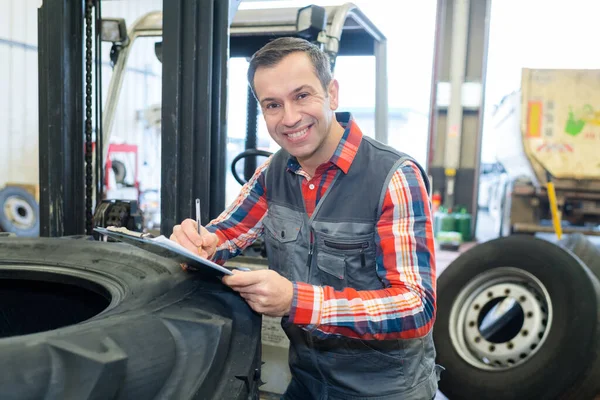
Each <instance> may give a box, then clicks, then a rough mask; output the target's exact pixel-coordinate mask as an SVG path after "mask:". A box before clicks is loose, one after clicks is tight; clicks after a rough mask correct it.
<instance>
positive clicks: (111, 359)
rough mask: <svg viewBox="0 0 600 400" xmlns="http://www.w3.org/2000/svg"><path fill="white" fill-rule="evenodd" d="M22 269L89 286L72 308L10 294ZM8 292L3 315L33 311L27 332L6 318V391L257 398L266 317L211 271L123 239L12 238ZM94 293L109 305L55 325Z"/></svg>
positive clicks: (39, 277) (78, 288)
mask: <svg viewBox="0 0 600 400" xmlns="http://www.w3.org/2000/svg"><path fill="white" fill-rule="evenodd" d="M15 279H16V282H20V283H22V285H21V286H24V287H26V286H27V285H29V284H31V283H30V282H32V281H33V282H34V283H35V284H36V286H44V285H45V286H52V285H63V286H64V287H69V288H70V290H72V291H73V292H76V293H79V294H77V295H76V296H73V297H71V298H70V299H71V300H70V301H71V302H72V303H73V304H71V306H69V307H68V309H63V308H61V307H58V306H57V307H51V306H49V305H47V304H45V303H44V302H41V301H38V302H36V296H38V297H37V298H38V299H39V293H38V292H31V293H23V294H22V295H24V296H25V298H27V296H28V295H31V298H30V299H29V301H25V302H18V301H8V302H6V301H4V300H6V299H7V298H8V299H10V296H11V295H13V294H14V290H15V289H14V285H12V283H13V282H15ZM7 282H8V283H9V284H7ZM23 282H25V283H23ZM38 284H39V285H38ZM2 290H4V292H2ZM7 293H8V295H7ZM54 295H56V296H55V297H57V298H60V297H61V296H63V297H64V296H66V295H65V293H63V292H56V293H54ZM0 298H2V299H3V302H2V303H0V311H2V314H5V312H9V314H10V313H12V314H11V315H13V316H14V315H17V313H18V312H21V311H22V309H26V310H29V312H32V313H34V314H35V315H30V318H21V319H22V321H24V323H27V324H29V325H30V326H29V327H28V328H27V329H28V332H25V333H27V334H21V335H19V333H23V332H19V330H22V328H23V327H22V326H21V327H15V326H16V325H15V324H12V325H11V324H9V323H8V322H5V321H4V320H0V328H2V329H0V333H3V336H4V337H3V338H1V339H0V365H3V366H5V367H6V366H10V368H3V371H2V374H0V393H2V396H1V397H2V399H3V400H13V399H15V400H16V399H19V400H25V399H42V398H43V399H46V400H54V399H61V400H62V399H78V400H85V399H127V400H130V399H177V400H186V399H215V400H216V399H219V400H221V399H258V385H259V384H260V337H261V336H260V327H261V317H260V315H258V314H256V313H254V312H253V311H252V310H251V309H250V308H249V307H248V305H247V304H246V302H245V301H244V300H243V299H242V298H241V297H240V296H239V295H238V294H237V293H235V292H233V291H231V290H229V289H228V288H227V287H226V286H225V285H223V284H222V283H221V282H220V281H219V280H218V279H216V278H215V277H214V276H211V275H210V274H200V273H194V272H185V271H183V270H182V269H181V267H180V266H179V265H178V264H177V263H174V262H172V261H169V260H167V259H164V258H161V257H157V256H155V255H154V254H151V253H148V252H145V251H142V250H139V249H137V248H135V247H133V246H130V245H126V244H122V243H104V242H93V241H87V240H59V239H49V238H38V239H28V238H18V237H17V238H2V239H0ZM90 298H96V299H102V298H105V299H106V300H104V303H105V305H106V304H108V303H110V304H109V305H108V307H107V308H105V309H104V310H102V311H100V310H101V309H98V307H97V304H95V305H94V304H92V306H95V307H96V311H100V312H99V313H98V314H97V315H94V316H92V317H91V318H88V319H86V320H84V321H82V322H77V323H74V324H71V325H66V326H62V327H60V326H56V325H58V324H60V323H64V322H65V319H66V320H68V319H69V318H71V316H70V315H71V314H72V313H73V312H74V311H73V310H79V309H81V306H82V305H83V306H87V305H88V302H89V299H90ZM107 299H110V300H107ZM53 301H54V300H53ZM56 301H57V302H58V303H60V301H62V300H60V299H59V300H56ZM58 303H57V304H58ZM63 303H64V302H63ZM100 303H102V301H100ZM11 304H12V307H13V308H8V307H11V306H10V305H11ZM3 307H4V308H3ZM103 307H104V306H103ZM70 311H72V312H70ZM84 311H89V310H84ZM77 312H79V311H77ZM36 318H38V319H39V320H37V321H36V320H35V319H36ZM32 326H33V328H32ZM48 329H50V330H48ZM36 330H37V331H38V332H37V333H36V332H35V331H36ZM11 334H12V336H11Z"/></svg>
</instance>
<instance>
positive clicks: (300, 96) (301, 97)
mask: <svg viewBox="0 0 600 400" xmlns="http://www.w3.org/2000/svg"><path fill="white" fill-rule="evenodd" d="M307 97H308V93H300V94H299V95H298V96H297V97H296V98H297V99H298V100H302V99H305V98H307Z"/></svg>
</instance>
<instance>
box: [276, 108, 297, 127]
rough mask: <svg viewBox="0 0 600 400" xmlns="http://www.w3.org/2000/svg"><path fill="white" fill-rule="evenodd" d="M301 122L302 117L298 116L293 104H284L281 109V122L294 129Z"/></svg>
mask: <svg viewBox="0 0 600 400" xmlns="http://www.w3.org/2000/svg"><path fill="white" fill-rule="evenodd" d="M301 120H302V115H301V114H300V112H299V110H298V108H297V107H295V106H294V105H293V104H286V105H285V106H284V107H283V120H282V121H281V123H282V124H284V125H285V126H287V127H290V128H292V127H294V126H296V125H297V124H298V123H299V122H300V121H301Z"/></svg>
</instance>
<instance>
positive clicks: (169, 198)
mask: <svg viewBox="0 0 600 400" xmlns="http://www.w3.org/2000/svg"><path fill="white" fill-rule="evenodd" d="M90 3H92V4H90ZM239 3H240V1H239V0H238V1H234V0H230V1H229V2H222V1H218V0H172V1H169V2H168V6H167V7H163V8H164V10H163V12H159V11H157V12H152V13H149V14H146V15H144V16H142V17H141V18H140V19H138V20H137V21H136V22H135V23H134V24H133V25H132V26H131V28H130V29H129V30H127V29H126V28H125V22H124V21H123V20H120V19H115V18H111V19H101V20H100V18H98V20H97V21H96V24H95V26H97V28H98V29H97V30H95V32H94V39H95V40H99V38H100V37H101V39H102V40H104V41H112V42H113V50H114V51H111V57H110V58H111V61H113V62H114V71H113V74H112V77H111V81H110V85H109V90H108V95H107V98H106V102H105V105H104V113H101V115H102V118H101V119H100V120H99V121H98V122H97V126H96V128H97V129H96V132H99V134H98V147H99V148H100V149H102V152H101V154H100V158H99V159H98V160H99V161H98V163H102V164H103V163H104V162H105V161H104V159H103V158H102V155H103V154H106V149H107V146H108V144H109V143H110V134H111V130H112V126H113V120H114V115H115V112H116V109H117V105H118V104H117V103H118V98H119V94H120V90H121V87H122V81H123V78H124V73H125V68H126V65H127V60H128V56H129V50H130V49H131V47H132V45H133V43H134V42H135V40H136V39H137V38H139V37H144V36H145V37H156V38H157V44H156V48H155V50H156V55H157V57H158V59H159V60H160V61H161V62H162V68H163V72H162V88H163V89H162V110H161V116H162V124H161V126H162V128H161V129H162V132H161V140H162V143H161V146H162V154H161V182H162V184H161V234H163V235H166V236H168V235H170V233H171V231H172V228H173V226H174V225H175V224H177V223H180V222H181V221H182V220H184V219H185V218H190V217H192V216H193V210H194V206H193V205H194V200H195V199H196V198H199V199H200V201H201V203H202V205H203V207H202V221H209V220H210V219H212V218H215V217H216V216H217V215H219V214H220V213H221V212H222V211H223V209H224V208H225V206H226V204H225V182H226V171H227V165H226V145H227V118H226V117H227V109H226V104H227V86H226V82H227V63H228V59H229V57H244V58H250V57H251V56H252V55H253V54H254V52H256V51H257V50H258V49H259V48H260V47H262V46H263V45H264V44H266V43H268V41H270V40H272V39H274V38H276V37H281V36H299V37H304V38H306V39H307V40H310V41H312V42H314V43H317V44H318V45H320V46H321V47H322V48H323V50H324V51H325V52H327V54H328V55H329V57H330V60H331V65H332V69H333V68H334V67H335V60H336V57H337V56H338V55H372V56H375V62H376V76H375V87H376V104H375V117H376V118H375V128H376V129H375V137H376V138H377V139H378V140H380V141H382V142H386V141H387V86H386V79H387V69H386V65H387V60H386V38H385V36H384V35H383V34H382V33H381V32H380V31H379V30H378V29H377V28H376V27H375V26H374V25H373V24H372V23H371V21H369V19H368V18H367V17H366V16H365V15H364V14H363V13H362V12H361V11H360V10H359V9H358V8H357V7H356V6H355V5H353V4H351V3H346V4H343V5H341V6H332V7H318V6H308V7H303V8H279V9H266V10H239V11H238V6H239ZM92 5H93V6H94V7H96V12H97V13H96V15H97V16H98V15H99V12H98V11H99V7H100V0H87V1H83V0H80V1H75V2H71V1H67V0H45V1H44V3H43V5H42V7H41V8H40V10H39V15H38V18H39V24H40V32H39V40H40V52H39V62H40V72H39V78H40V210H41V212H40V219H41V221H40V222H41V223H40V233H41V235H42V236H66V235H80V234H83V233H84V232H85V230H86V226H85V222H86V221H85V219H86V218H85V216H86V213H87V212H89V210H86V209H87V208H89V202H90V199H89V198H88V197H89V190H88V192H87V193H86V185H85V181H86V179H87V180H88V181H89V180H90V177H88V176H86V175H87V171H86V174H84V168H83V165H84V152H83V149H84V135H83V134H82V132H84V116H85V111H86V108H85V103H84V93H85V88H84V71H82V66H83V60H84V44H85V41H84V38H83V35H82V33H83V32H84V25H86V24H84V18H85V17H88V19H89V18H90V16H89V14H90V8H91V6H92ZM51 21H52V22H51ZM56 21H61V23H56ZM110 27H112V29H113V31H112V32H110V33H109V34H107V33H106V32H104V30H105V28H110ZM117 28H118V29H117ZM342 33H343V40H342ZM88 36H89V32H88ZM86 39H87V38H86ZM94 90H96V88H94ZM248 107H249V109H248V119H247V138H246V150H252V149H253V148H254V147H256V134H257V133H256V124H257V118H258V112H257V104H256V101H255V99H254V98H253V95H252V93H251V92H250V91H249V92H248ZM253 110H254V111H255V112H252V111H253ZM88 119H89V118H88ZM86 139H89V136H88V137H87V138H86ZM255 168H256V163H255V160H253V159H252V158H247V159H246V165H245V169H244V176H245V178H246V179H248V178H249V176H251V175H252V173H253V172H254V170H255ZM97 170H98V171H101V170H102V168H98V169H97ZM97 178H98V177H97ZM99 194H101V193H99ZM86 195H87V196H86ZM97 198H98V196H97ZM86 201H87V203H88V204H86ZM88 234H90V232H88Z"/></svg>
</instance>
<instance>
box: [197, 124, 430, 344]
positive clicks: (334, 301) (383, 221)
mask: <svg viewBox="0 0 600 400" xmlns="http://www.w3.org/2000/svg"><path fill="white" fill-rule="evenodd" d="M338 121H340V123H341V124H342V125H343V126H344V127H345V132H344V135H343V137H342V139H341V140H340V143H339V145H338V147H337V149H336V151H335V153H334V155H333V156H332V157H331V159H330V160H329V162H327V163H325V164H322V165H321V166H319V167H318V168H317V170H316V172H315V175H314V176H313V177H312V178H311V177H310V176H309V175H308V174H307V173H306V172H305V171H303V169H302V167H301V166H300V164H299V163H298V162H297V161H296V159H295V158H293V157H292V158H290V160H289V161H288V165H287V169H288V171H289V172H290V173H295V174H298V175H301V176H303V177H304V178H305V179H304V180H303V181H302V195H303V197H304V201H305V204H306V210H307V212H308V213H309V216H310V214H312V212H313V211H314V209H315V207H316V205H317V203H318V202H319V200H320V199H321V198H322V197H323V195H324V194H325V192H326V191H327V188H328V187H329V185H330V183H331V182H332V180H333V177H334V176H335V174H336V172H337V170H338V169H341V170H342V171H343V173H347V172H348V169H349V168H350V165H351V164H352V161H353V159H354V156H355V155H356V152H357V151H358V147H359V145H360V142H361V140H362V133H361V131H360V129H359V128H358V125H357V124H356V123H355V122H354V121H353V119H352V117H351V116H350V115H349V114H347V113H340V114H338ZM270 160H271V159H270V158H269V159H268V160H267V161H266V162H265V163H264V164H263V165H262V166H260V167H259V168H258V169H257V171H256V173H255V174H254V176H253V177H252V179H251V180H250V181H249V182H248V183H247V184H246V185H244V187H243V188H242V191H241V193H240V195H239V196H238V198H237V199H236V200H235V201H234V202H233V204H232V205H231V206H229V207H228V208H227V209H226V210H225V211H224V212H223V213H222V214H221V215H220V216H219V217H218V218H216V219H215V220H213V221H212V222H211V223H210V224H209V225H208V226H207V229H208V230H209V231H211V232H214V233H216V234H217V236H218V237H219V244H218V247H217V252H216V253H215V255H214V257H213V260H214V261H216V262H218V263H221V264H223V263H224V262H225V261H226V260H227V259H229V258H231V257H235V256H236V255H238V254H240V252H241V251H242V250H243V249H244V248H246V247H247V246H249V245H250V244H251V243H252V242H253V241H254V240H255V239H256V238H258V237H259V236H261V235H263V233H264V231H263V230H264V227H263V224H262V219H263V217H264V216H265V214H266V211H267V198H266V193H265V170H266V168H267V166H268V165H269V162H270ZM375 242H376V243H378V245H379V251H378V257H377V267H376V268H377V274H378V275H379V276H380V278H381V279H382V281H383V282H389V284H390V285H389V286H390V287H388V288H386V289H380V290H365V291H357V290H355V289H352V288H346V289H344V290H342V291H336V290H334V289H333V288H332V287H329V286H314V285H310V284H307V283H304V282H293V287H294V295H293V300H292V306H291V311H290V314H289V322H291V323H294V324H297V325H300V326H302V327H303V328H304V329H306V330H309V331H311V332H312V333H313V335H315V336H317V337H327V336H330V335H342V336H346V337H353V338H361V339H378V340H384V339H398V338H405V339H407V338H415V337H422V336H424V335H426V334H427V333H428V332H429V331H430V330H431V328H432V326H433V322H434V320H435V312H436V282H435V276H436V273H435V251H434V240H433V230H432V218H431V208H430V203H429V198H428V195H427V190H426V188H425V184H424V182H423V179H422V177H421V173H420V171H419V168H418V167H417V166H416V165H415V164H414V163H412V162H411V161H406V162H404V163H403V164H402V165H400V166H399V167H398V169H397V171H396V172H395V173H394V175H393V176H392V179H391V181H390V183H389V185H388V188H387V192H386V195H385V198H384V201H383V206H382V213H381V217H380V219H379V221H378V222H377V226H376V239H375Z"/></svg>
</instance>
